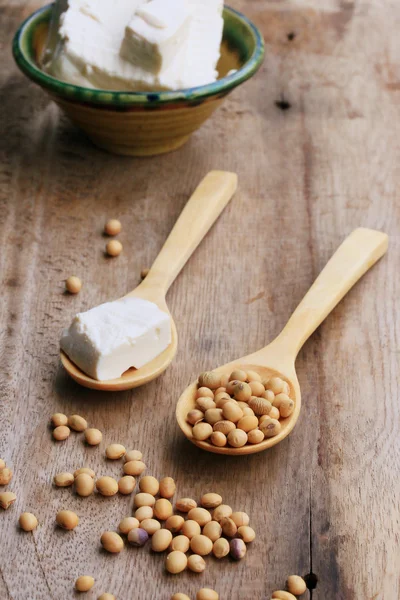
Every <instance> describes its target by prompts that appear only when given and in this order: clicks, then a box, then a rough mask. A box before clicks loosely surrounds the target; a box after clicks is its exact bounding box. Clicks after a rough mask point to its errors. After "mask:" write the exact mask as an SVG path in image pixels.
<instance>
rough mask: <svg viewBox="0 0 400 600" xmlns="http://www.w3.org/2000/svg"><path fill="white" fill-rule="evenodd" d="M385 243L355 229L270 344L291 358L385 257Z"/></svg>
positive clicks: (371, 233) (378, 235)
mask: <svg viewBox="0 0 400 600" xmlns="http://www.w3.org/2000/svg"><path fill="white" fill-rule="evenodd" d="M388 240H389V238H388V236H387V235H386V234H385V233H382V232H380V231H375V230H373V229H363V228H360V229H355V230H354V231H353V232H352V233H351V234H350V235H349V236H348V237H347V238H346V239H345V240H344V242H343V243H342V245H341V246H340V247H339V248H338V250H337V251H336V252H335V254H334V255H333V256H332V258H331V259H330V261H329V262H328V264H327V265H326V267H325V268H324V269H323V271H322V272H321V273H320V275H319V276H318V278H317V279H316V281H315V282H314V284H313V285H312V286H311V288H310V290H309V291H308V292H307V294H306V295H305V297H304V298H303V300H302V301H301V302H300V304H299V306H298V307H297V308H296V310H295V311H294V313H293V315H292V316H291V318H290V320H289V322H288V323H287V325H286V327H285V328H284V330H283V331H282V333H281V334H280V335H279V336H278V338H277V339H276V340H275V342H274V344H275V343H276V344H278V345H281V344H282V345H283V347H284V348H285V350H286V352H288V353H289V354H291V355H292V357H293V356H294V358H295V357H296V356H297V354H298V352H299V350H300V349H301V347H302V346H303V344H304V343H305V342H306V340H307V339H308V338H309V337H310V335H311V334H312V333H314V331H315V330H316V329H317V327H318V326H319V325H320V324H321V323H322V321H323V320H324V319H325V318H326V317H327V316H328V314H329V313H330V312H331V311H332V310H333V309H334V308H335V306H336V305H337V304H338V303H339V302H340V300H341V299H342V298H343V296H345V295H346V294H347V292H348V291H349V290H350V289H351V288H352V287H353V285H354V284H355V283H357V281H358V280H359V279H361V277H362V276H363V275H364V274H365V273H366V272H367V271H368V269H370V268H371V267H372V266H373V265H374V264H375V263H376V262H377V261H378V260H379V259H380V258H381V257H382V256H383V255H384V254H385V252H386V250H387V248H388ZM281 347H282V346H281Z"/></svg>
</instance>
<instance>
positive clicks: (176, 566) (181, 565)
mask: <svg viewBox="0 0 400 600" xmlns="http://www.w3.org/2000/svg"><path fill="white" fill-rule="evenodd" d="M186 567H187V557H186V554H184V553H183V552H179V550H173V551H172V552H170V553H169V554H168V556H167V558H166V559H165V568H166V569H167V571H168V572H169V573H173V574H174V575H175V574H177V573H181V572H182V571H184V570H185V569H186Z"/></svg>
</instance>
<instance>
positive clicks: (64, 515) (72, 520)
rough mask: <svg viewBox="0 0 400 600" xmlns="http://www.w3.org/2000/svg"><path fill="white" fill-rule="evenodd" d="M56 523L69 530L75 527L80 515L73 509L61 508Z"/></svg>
mask: <svg viewBox="0 0 400 600" xmlns="http://www.w3.org/2000/svg"><path fill="white" fill-rule="evenodd" d="M56 523H57V525H58V526H59V527H62V529H67V530H68V531H70V530H72V529H75V527H77V525H78V523H79V518H78V515H77V514H76V513H74V512H72V510H60V511H59V512H58V513H57V515H56Z"/></svg>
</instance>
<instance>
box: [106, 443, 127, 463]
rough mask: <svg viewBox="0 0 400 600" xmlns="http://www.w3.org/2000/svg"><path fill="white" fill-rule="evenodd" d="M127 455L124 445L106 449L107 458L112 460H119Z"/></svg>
mask: <svg viewBox="0 0 400 600" xmlns="http://www.w3.org/2000/svg"><path fill="white" fill-rule="evenodd" d="M124 454H126V448H125V446H123V445H122V444H110V445H109V446H107V448H106V456H107V458H109V459H110V460H118V459H119V458H122V457H123V456H124Z"/></svg>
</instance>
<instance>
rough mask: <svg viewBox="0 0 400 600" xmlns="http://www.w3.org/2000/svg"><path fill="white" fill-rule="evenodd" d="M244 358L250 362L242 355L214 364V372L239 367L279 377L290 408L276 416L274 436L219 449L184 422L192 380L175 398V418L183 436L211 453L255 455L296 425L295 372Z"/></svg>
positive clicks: (298, 395)
mask: <svg viewBox="0 0 400 600" xmlns="http://www.w3.org/2000/svg"><path fill="white" fill-rule="evenodd" d="M253 357H254V355H253ZM248 359H249V361H250V362H247V357H244V358H241V359H239V360H238V361H233V362H230V363H227V364H226V365H223V366H222V367H218V368H217V369H214V371H215V372H216V373H221V374H223V375H228V376H229V375H230V374H231V373H232V371H234V370H236V369H243V370H244V371H256V372H257V373H259V375H261V378H262V379H263V380H264V379H270V378H271V377H280V378H281V379H283V380H284V381H286V382H287V383H288V384H289V387H290V397H291V398H292V399H293V400H294V401H295V408H294V411H293V412H292V414H291V415H290V417H287V418H286V419H280V424H281V426H282V429H281V431H280V432H279V434H278V435H276V436H275V437H272V438H267V439H264V440H263V441H262V442H260V443H259V444H246V445H245V446H242V447H241V448H231V447H229V446H224V447H222V448H221V447H219V446H214V445H213V444H211V443H210V442H208V441H199V440H196V439H195V438H194V437H193V435H192V426H191V425H190V424H189V423H188V422H187V421H186V415H187V414H188V412H189V411H191V410H193V409H194V408H195V405H196V401H195V394H196V391H197V381H194V382H193V383H192V384H191V385H190V386H189V387H188V388H187V389H186V390H185V391H184V393H183V394H182V396H181V397H180V398H179V401H178V405H177V408H176V418H177V421H178V424H179V427H180V428H181V430H182V431H183V433H184V434H185V436H186V437H187V438H188V439H189V440H190V441H191V442H193V444H195V445H196V446H198V447H199V448H202V449H203V450H207V451H208V452H213V453H215V454H229V455H234V456H240V455H243V454H255V453H257V452H262V450H266V449H267V448H271V447H272V446H275V444H278V443H279V442H281V441H282V440H283V439H284V438H285V437H286V436H288V435H289V433H290V432H291V431H292V429H293V427H294V426H295V425H296V422H297V419H298V418H299V414H300V408H301V392H300V386H299V382H298V380H297V376H296V373H295V372H293V373H290V374H289V373H283V372H282V371H277V370H276V369H273V368H271V367H265V366H262V365H260V364H258V363H254V362H252V358H251V356H249V357H248Z"/></svg>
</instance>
